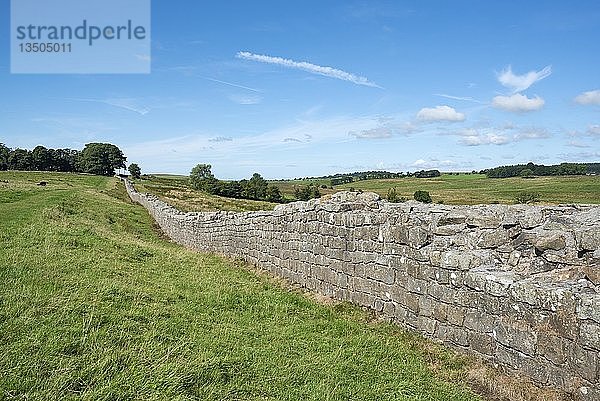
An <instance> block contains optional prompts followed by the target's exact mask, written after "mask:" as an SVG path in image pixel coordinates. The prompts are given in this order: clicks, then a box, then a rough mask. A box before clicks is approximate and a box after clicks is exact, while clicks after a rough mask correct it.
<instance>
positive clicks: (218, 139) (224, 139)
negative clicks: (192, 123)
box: [208, 136, 233, 142]
mask: <svg viewBox="0 0 600 401" xmlns="http://www.w3.org/2000/svg"><path fill="white" fill-rule="evenodd" d="M231 141H233V138H231V137H229V136H217V137H215V138H210V139H209V140H208V142H231Z"/></svg>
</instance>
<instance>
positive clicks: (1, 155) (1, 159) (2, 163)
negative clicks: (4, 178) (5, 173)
mask: <svg viewBox="0 0 600 401" xmlns="http://www.w3.org/2000/svg"><path fill="white" fill-rule="evenodd" d="M8 155H10V148H8V147H6V146H5V145H4V144H3V143H0V171H2V170H8Z"/></svg>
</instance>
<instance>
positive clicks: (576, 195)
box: [140, 174, 600, 211]
mask: <svg viewBox="0 0 600 401" xmlns="http://www.w3.org/2000/svg"><path fill="white" fill-rule="evenodd" d="M270 183H271V184H274V185H277V186H278V187H279V189H280V190H281V192H282V194H284V195H285V196H286V198H288V199H293V194H294V189H295V187H298V186H305V185H308V184H311V183H313V184H315V185H318V186H319V187H320V186H321V185H326V186H327V188H326V189H323V188H320V189H319V190H320V191H321V194H322V195H327V194H330V193H334V192H338V191H347V190H349V189H355V190H362V191H371V192H377V193H378V194H380V195H381V196H382V197H385V196H386V195H387V192H388V190H389V189H390V188H396V192H397V194H398V196H403V197H405V198H408V199H412V197H413V194H414V193H415V191H417V190H424V191H428V192H429V193H430V194H431V197H432V198H433V201H434V202H444V203H448V204H465V205H473V204H481V203H504V204H513V203H515V198H516V197H517V195H519V193H521V192H524V191H526V192H536V193H538V194H539V195H540V197H539V199H540V203H543V204H559V203H592V204H599V203H600V176H563V177H537V178H521V177H515V178H487V177H486V176H485V175H482V174H461V175H449V174H443V175H442V176H441V177H437V178H397V179H381V180H365V181H356V182H353V183H350V184H344V185H337V186H335V187H334V189H329V180H287V181H270ZM142 184H143V185H142V186H140V188H141V189H144V188H145V189H146V190H148V191H149V192H152V193H155V194H156V195H159V196H162V197H163V198H164V199H165V200H167V201H168V202H169V203H172V204H173V205H175V206H179V207H181V208H183V209H184V210H214V209H218V208H220V207H223V208H225V209H226V210H236V211H241V210H259V209H265V210H268V209H272V208H273V206H274V205H273V204H270V203H267V202H254V201H244V200H231V199H228V198H221V197H214V196H210V195H207V194H202V193H200V192H197V191H192V190H190V189H189V188H188V187H187V178H186V177H183V176H168V175H161V176H157V179H154V180H153V181H152V182H144V183H142Z"/></svg>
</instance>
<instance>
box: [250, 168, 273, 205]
mask: <svg viewBox="0 0 600 401" xmlns="http://www.w3.org/2000/svg"><path fill="white" fill-rule="evenodd" d="M268 185H269V184H267V181H265V179H264V178H262V176H261V175H260V174H258V173H254V174H252V178H250V180H248V184H247V185H246V187H245V188H244V198H248V199H258V200H261V199H265V198H266V197H267V186H268Z"/></svg>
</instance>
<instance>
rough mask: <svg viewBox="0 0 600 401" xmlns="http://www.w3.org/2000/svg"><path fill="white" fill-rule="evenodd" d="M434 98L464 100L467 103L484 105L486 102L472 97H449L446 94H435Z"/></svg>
mask: <svg viewBox="0 0 600 401" xmlns="http://www.w3.org/2000/svg"><path fill="white" fill-rule="evenodd" d="M433 96H439V97H444V98H446V99H452V100H463V101H465V102H474V103H479V104H484V102H482V101H480V100H477V99H475V98H472V97H471V96H453V95H448V94H445V93H434V94H433Z"/></svg>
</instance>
